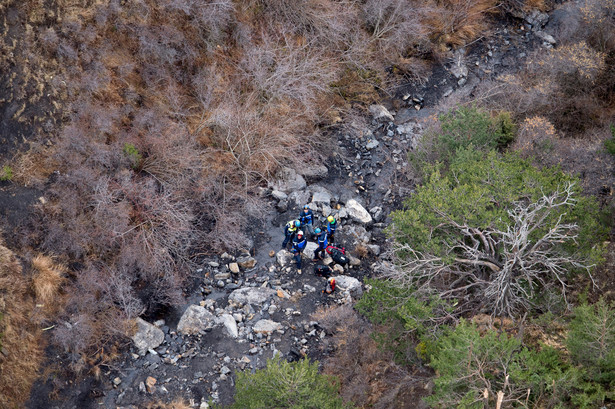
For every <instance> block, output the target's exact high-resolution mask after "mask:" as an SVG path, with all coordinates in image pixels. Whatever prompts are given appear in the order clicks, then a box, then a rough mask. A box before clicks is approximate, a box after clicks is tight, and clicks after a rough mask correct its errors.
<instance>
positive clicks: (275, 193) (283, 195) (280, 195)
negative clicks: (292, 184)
mask: <svg viewBox="0 0 615 409" xmlns="http://www.w3.org/2000/svg"><path fill="white" fill-rule="evenodd" d="M271 196H273V197H274V198H275V199H277V200H286V199H287V198H288V195H287V194H286V193H284V192H282V191H279V190H273V191H272V192H271Z"/></svg>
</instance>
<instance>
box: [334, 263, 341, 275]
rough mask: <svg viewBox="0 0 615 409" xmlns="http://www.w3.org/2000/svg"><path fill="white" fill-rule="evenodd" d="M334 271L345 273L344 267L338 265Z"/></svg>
mask: <svg viewBox="0 0 615 409" xmlns="http://www.w3.org/2000/svg"><path fill="white" fill-rule="evenodd" d="M333 271H335V272H336V273H340V274H343V273H344V267H343V266H341V265H339V264H336V265H334V266H333Z"/></svg>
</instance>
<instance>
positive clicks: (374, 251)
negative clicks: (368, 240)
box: [367, 244, 380, 256]
mask: <svg viewBox="0 0 615 409" xmlns="http://www.w3.org/2000/svg"><path fill="white" fill-rule="evenodd" d="M367 248H368V249H369V251H371V253H372V254H373V255H374V256H379V255H380V246H378V245H377V244H368V245H367Z"/></svg>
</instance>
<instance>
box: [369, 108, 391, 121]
mask: <svg viewBox="0 0 615 409" xmlns="http://www.w3.org/2000/svg"><path fill="white" fill-rule="evenodd" d="M369 113H370V114H372V117H374V119H376V120H385V121H393V120H394V118H393V115H391V113H390V112H389V110H388V109H386V108H385V107H384V106H382V105H370V107H369Z"/></svg>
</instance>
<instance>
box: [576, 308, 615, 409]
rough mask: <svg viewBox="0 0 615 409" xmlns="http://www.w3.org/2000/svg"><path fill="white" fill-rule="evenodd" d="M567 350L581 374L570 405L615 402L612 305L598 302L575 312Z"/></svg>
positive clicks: (589, 405) (614, 327)
mask: <svg viewBox="0 0 615 409" xmlns="http://www.w3.org/2000/svg"><path fill="white" fill-rule="evenodd" d="M567 347H568V350H569V351H570V357H571V360H572V361H573V363H575V364H577V365H579V366H580V368H581V370H582V376H581V380H582V382H580V383H579V384H578V385H577V387H578V389H579V390H578V391H577V393H576V394H575V395H574V396H573V401H574V402H575V403H576V404H577V405H579V407H583V408H586V407H587V408H590V407H594V405H598V404H599V405H602V404H603V403H604V401H605V399H610V400H614V399H615V305H614V304H613V303H611V304H608V303H607V302H606V301H605V300H604V299H600V300H599V301H598V302H597V303H596V304H594V305H588V304H584V305H581V306H579V307H577V308H575V309H574V318H573V320H572V321H571V323H570V331H569V333H568V339H567Z"/></svg>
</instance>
